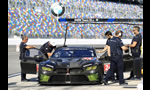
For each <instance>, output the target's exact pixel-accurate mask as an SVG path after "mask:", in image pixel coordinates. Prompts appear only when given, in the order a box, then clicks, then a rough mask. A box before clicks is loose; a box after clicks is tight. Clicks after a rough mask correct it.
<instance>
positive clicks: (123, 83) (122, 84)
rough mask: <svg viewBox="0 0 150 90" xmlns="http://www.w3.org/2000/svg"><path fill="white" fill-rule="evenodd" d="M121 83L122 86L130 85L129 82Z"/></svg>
mask: <svg viewBox="0 0 150 90" xmlns="http://www.w3.org/2000/svg"><path fill="white" fill-rule="evenodd" d="M120 85H121V86H124V85H128V83H121V84H120Z"/></svg>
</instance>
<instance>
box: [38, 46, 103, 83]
mask: <svg viewBox="0 0 150 90" xmlns="http://www.w3.org/2000/svg"><path fill="white" fill-rule="evenodd" d="M103 71H104V70H103V63H102V62H101V61H100V60H98V59H97V57H96V53H95V50H94V49H93V48H89V47H61V48H57V49H56V50H55V52H54V53H53V55H52V56H51V58H50V59H49V60H47V61H45V62H41V63H40V64H39V73H38V77H39V83H40V84H47V83H49V84H83V83H84V84H87V83H88V84H92V83H101V81H102V79H103V75H104V74H103Z"/></svg>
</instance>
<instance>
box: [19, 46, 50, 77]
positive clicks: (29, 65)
mask: <svg viewBox="0 0 150 90" xmlns="http://www.w3.org/2000/svg"><path fill="white" fill-rule="evenodd" d="M24 54H25V55H24V60H23V61H21V70H22V72H23V73H27V74H36V73H37V70H36V69H37V67H36V65H37V64H39V63H40V62H42V61H45V60H47V57H46V56H45V55H44V54H43V53H42V52H41V51H40V50H39V49H37V48H31V49H28V50H26V51H25V53H24Z"/></svg>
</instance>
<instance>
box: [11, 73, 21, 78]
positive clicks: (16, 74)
mask: <svg viewBox="0 0 150 90" xmlns="http://www.w3.org/2000/svg"><path fill="white" fill-rule="evenodd" d="M19 75H21V73H15V74H11V75H8V78H11V77H15V76H19Z"/></svg>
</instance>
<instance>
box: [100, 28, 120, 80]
mask: <svg viewBox="0 0 150 90" xmlns="http://www.w3.org/2000/svg"><path fill="white" fill-rule="evenodd" d="M105 36H106V37H107V41H106V46H105V48H104V49H102V50H97V53H103V52H105V51H107V50H108V47H109V46H108V43H109V40H110V39H111V38H113V35H112V33H111V31H107V32H106V33H105ZM107 54H108V57H109V59H110V53H109V51H108V52H107ZM110 64H111V63H110ZM107 73H110V70H108V71H107ZM114 73H115V71H114ZM114 73H112V77H111V80H112V81H113V82H114V81H115V76H114ZM116 73H117V72H116ZM117 79H118V76H117Z"/></svg>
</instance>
